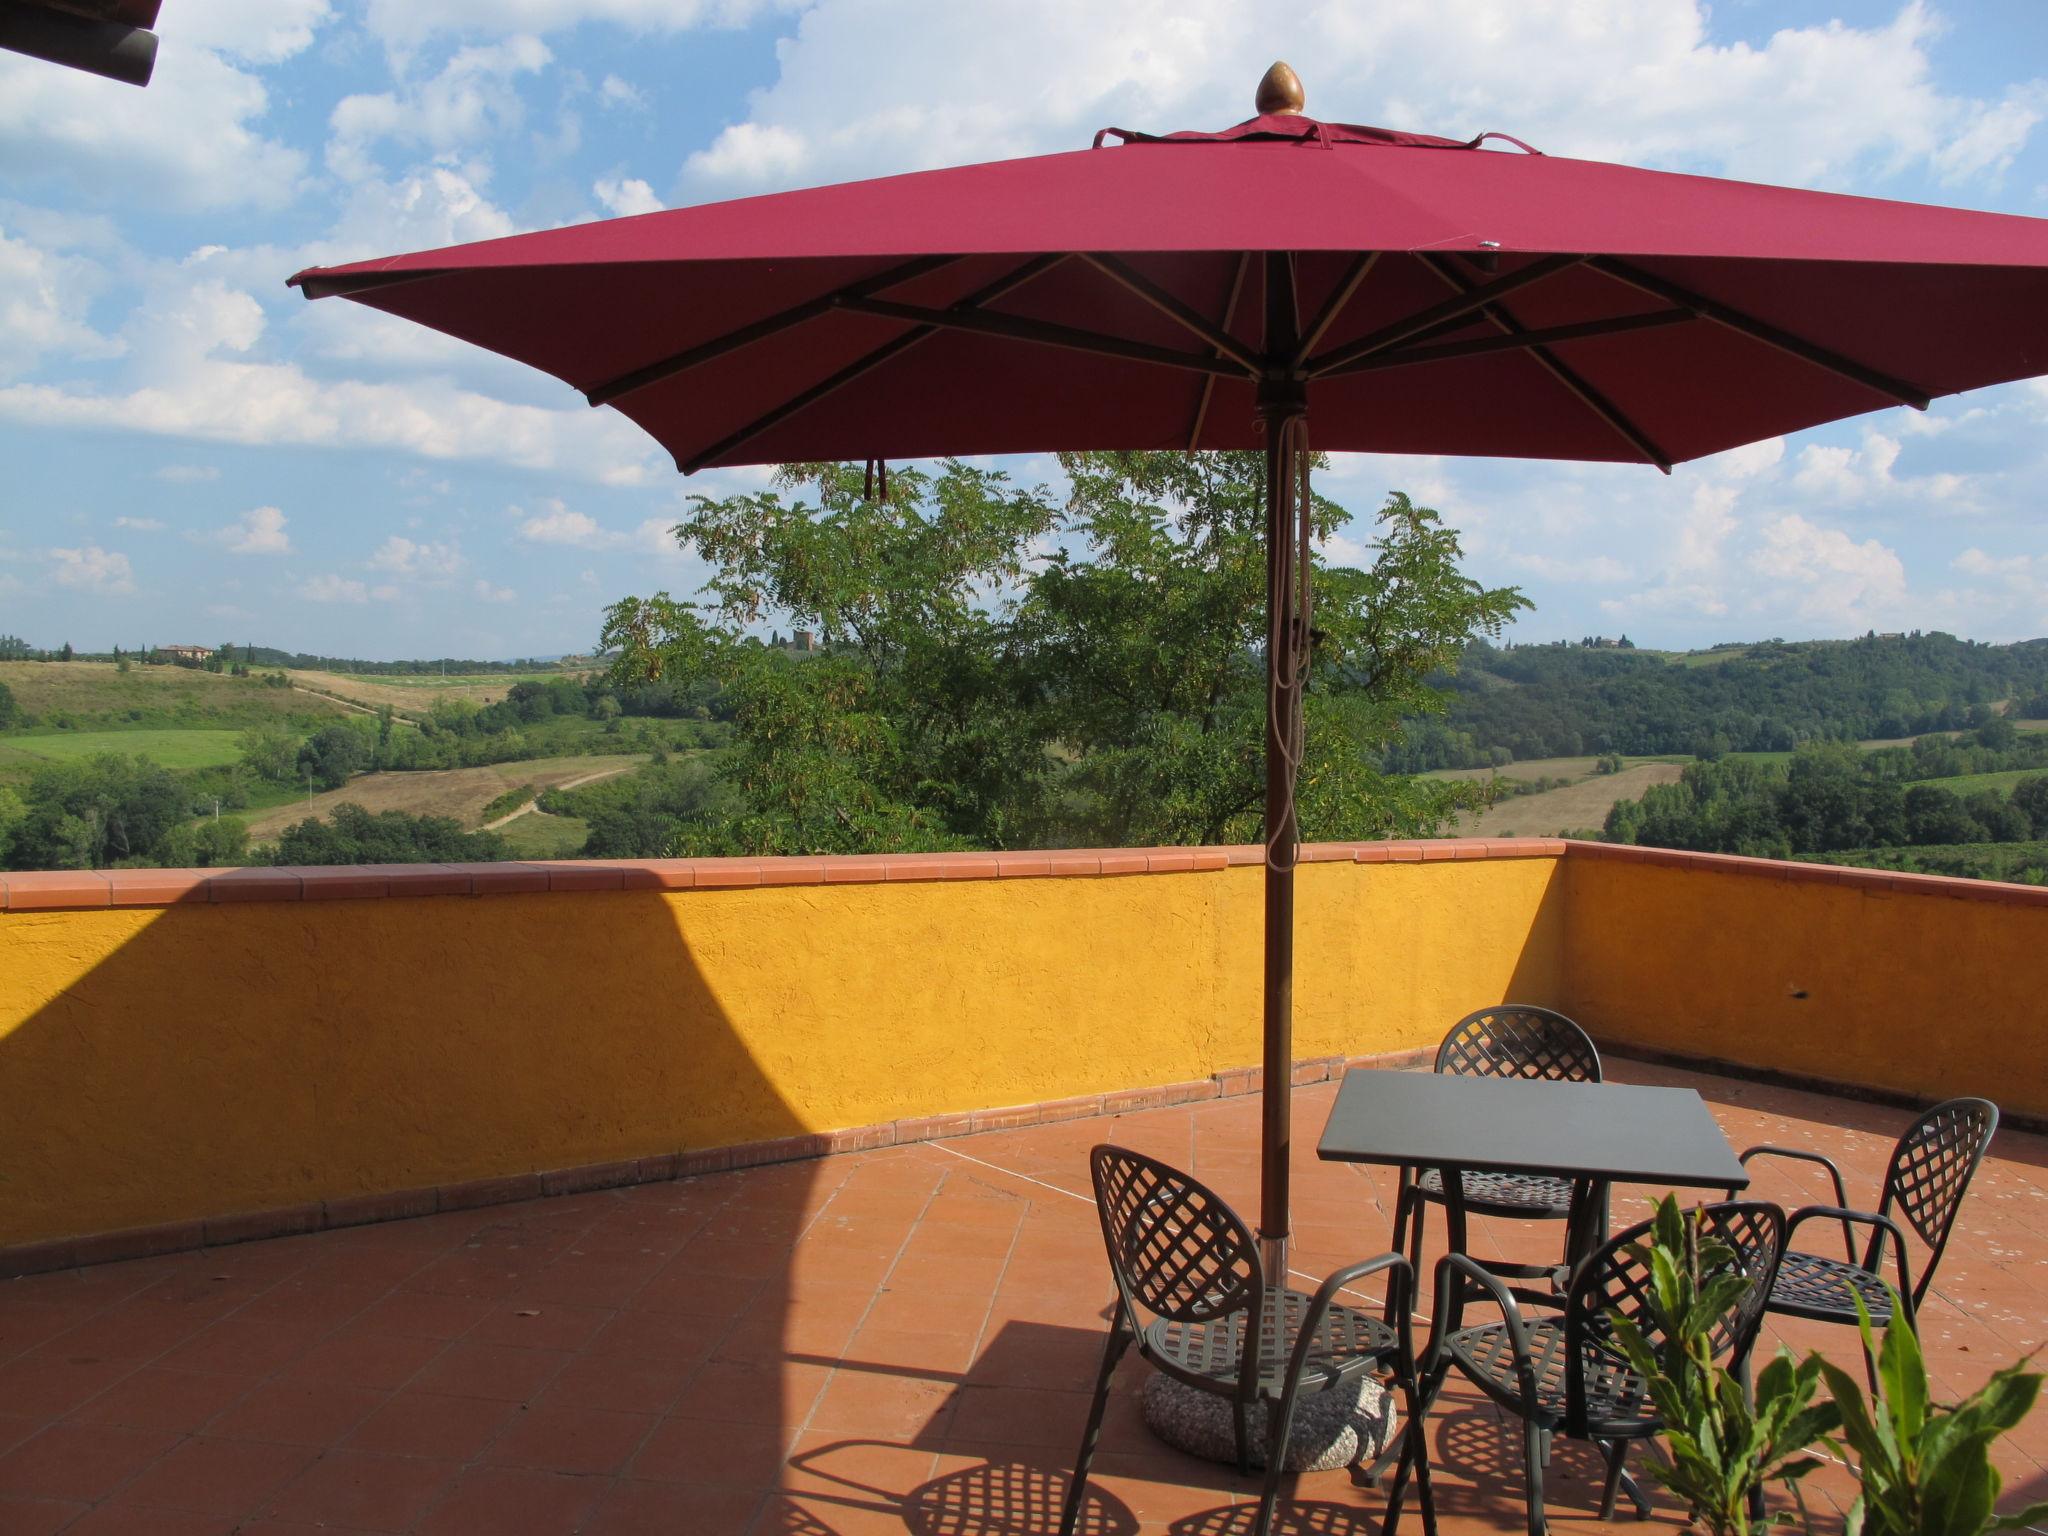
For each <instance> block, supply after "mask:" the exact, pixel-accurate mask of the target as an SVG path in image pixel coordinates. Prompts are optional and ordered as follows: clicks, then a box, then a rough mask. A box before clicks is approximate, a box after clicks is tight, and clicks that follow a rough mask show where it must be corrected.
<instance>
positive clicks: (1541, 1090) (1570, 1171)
mask: <svg viewBox="0 0 2048 1536" xmlns="http://www.w3.org/2000/svg"><path fill="white" fill-rule="evenodd" d="M1316 1155H1317V1156H1319V1157H1321V1158H1323V1159H1325V1160H1326V1161H1331V1162H1346V1163H1383V1164H1387V1165H1389V1166H1399V1165H1401V1164H1404V1163H1405V1164H1409V1165H1411V1166H1413V1167H1416V1168H1435V1169H1438V1170H1439V1171H1440V1172H1441V1173H1442V1175H1443V1184H1444V1209H1445V1218H1446V1226H1447V1227H1448V1234H1447V1235H1448V1239H1449V1242H1450V1250H1451V1252H1453V1253H1463V1252H1465V1242H1466V1211H1465V1199H1466V1188H1465V1185H1466V1179H1467V1178H1468V1177H1471V1178H1473V1180H1474V1182H1475V1183H1478V1182H1480V1181H1481V1180H1483V1178H1484V1176H1485V1175H1487V1174H1490V1173H1548V1174H1556V1175H1559V1176H1562V1177H1565V1178H1569V1179H1570V1180H1571V1181H1572V1201H1571V1216H1570V1219H1569V1220H1568V1222H1567V1223H1566V1237H1565V1262H1566V1266H1567V1268H1569V1267H1570V1266H1573V1265H1576V1264H1577V1263H1578V1262H1579V1261H1580V1260H1581V1259H1583V1258H1584V1257H1585V1256H1586V1255H1587V1254H1590V1253H1592V1252H1593V1251H1594V1250H1595V1249H1597V1248H1598V1247H1599V1246H1600V1244H1601V1242H1602V1241H1603V1240H1604V1238H1605V1237H1606V1231H1607V1193H1608V1188H1609V1186H1610V1185H1613V1184H1650V1185H1655V1186H1658V1187H1665V1186H1678V1187H1682V1188H1702V1189H1711V1190H1714V1191H1715V1192H1716V1194H1717V1195H1718V1194H1720V1192H1722V1191H1726V1190H1734V1189H1743V1188H1746V1187H1747V1186H1748V1183H1749V1175H1748V1172H1747V1171H1746V1170H1745V1169H1744V1168H1743V1166H1742V1163H1741V1161H1740V1159H1738V1158H1737V1157H1736V1155H1735V1149H1734V1148H1733V1147H1731V1146H1729V1145H1728V1138H1727V1137H1726V1136H1724V1135H1723V1134H1722V1132H1721V1127H1720V1125H1719V1124H1718V1123H1716V1121H1715V1119H1714V1116H1713V1114H1712V1112H1711V1111H1709V1110H1708V1108H1707V1105H1706V1101H1705V1100H1704V1099H1702V1098H1701V1097H1700V1096H1699V1094H1697V1093H1695V1092H1694V1091H1693V1090H1692V1089H1690V1088H1650V1087H1641V1086H1637V1085H1635V1084H1629V1083H1568V1082H1549V1081H1542V1080H1529V1081H1525V1080H1522V1079H1517V1078H1483V1077H1457V1076H1449V1075H1439V1074H1437V1073H1434V1072H1396V1071H1387V1070H1385V1069H1376V1068H1369V1067H1362V1068H1356V1069H1354V1070H1352V1071H1350V1072H1347V1073H1346V1074H1345V1075H1344V1081H1343V1083H1342V1084H1341V1085H1340V1086H1339V1088H1338V1090H1337V1100H1336V1103H1334V1104H1333V1105H1331V1107H1330V1118H1329V1121H1328V1123H1327V1124H1326V1125H1325V1126H1324V1127H1323V1139H1322V1141H1321V1142H1320V1143H1318V1145H1317V1147H1316ZM1474 1193H1475V1195H1476V1194H1477V1193H1478V1191H1476V1190H1475V1191H1474ZM1486 1267H1487V1268H1488V1269H1489V1270H1491V1271H1493V1272H1494V1273H1496V1274H1498V1275H1501V1276H1502V1277H1503V1278H1509V1279H1548V1278H1551V1277H1552V1275H1553V1274H1554V1271H1553V1269H1552V1268H1551V1267H1550V1266H1538V1265H1526V1264H1508V1263H1489V1264H1487V1265H1486Z"/></svg>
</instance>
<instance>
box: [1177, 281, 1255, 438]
mask: <svg viewBox="0 0 2048 1536" xmlns="http://www.w3.org/2000/svg"><path fill="white" fill-rule="evenodd" d="M1251 264H1252V253H1251V252H1250V251H1239V252H1238V253H1237V272H1236V275H1234V276H1233V277H1232V278H1231V279H1230V296H1229V297H1228V298H1226V299H1225V300H1224V301H1223V329H1224V330H1226V331H1227V330H1229V329H1230V322H1231V321H1232V320H1234V319H1236V318H1237V301H1238V299H1239V297H1240V296H1241V295H1242V294H1243V293H1244V275H1245V273H1246V272H1248V271H1249V270H1251ZM1215 393H1216V376H1215V375H1214V374H1213V373H1212V374H1204V375H1203V376H1202V392H1201V394H1199V395H1198V396H1196V397H1195V419H1194V421H1193V422H1192V423H1191V424H1190V425H1189V427H1188V452H1189V453H1193V452H1194V451H1195V450H1196V449H1197V448H1199V447H1201V446H1202V425H1203V423H1205V422H1206V421H1207V420H1208V419H1209V400H1210V397H1211V396H1213V395H1214V394H1215Z"/></svg>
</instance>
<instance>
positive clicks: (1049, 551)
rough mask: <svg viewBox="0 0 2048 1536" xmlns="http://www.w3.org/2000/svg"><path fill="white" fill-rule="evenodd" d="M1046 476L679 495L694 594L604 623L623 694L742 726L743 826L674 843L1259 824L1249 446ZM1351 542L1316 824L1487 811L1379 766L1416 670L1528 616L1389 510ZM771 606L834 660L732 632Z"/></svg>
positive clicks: (1321, 504) (959, 841)
mask: <svg viewBox="0 0 2048 1536" xmlns="http://www.w3.org/2000/svg"><path fill="white" fill-rule="evenodd" d="M1062 464H1063V467H1064V468H1065V469H1066V471H1067V474H1068V478H1069V481H1070V483H1071V485H1072V487H1073V490H1072V494H1071V496H1070V498H1069V500H1068V502H1067V504H1066V506H1065V507H1064V508H1061V507H1059V506H1056V505H1055V504H1054V503H1053V502H1052V501H1051V499H1050V498H1049V497H1048V495H1047V494H1046V493H1045V492H1044V491H1043V490H1042V489H1039V488H1019V487H1017V486H1014V485H1012V484H1011V483H1010V482H1009V481H1008V479H1007V478H1006V477H1005V476H1003V475H1001V474H999V473H997V472H994V471H988V470H980V469H975V468H972V467H970V466H967V465H964V464H959V463H949V464H947V465H946V466H945V467H944V468H943V469H942V470H941V471H940V472H939V473H938V474H937V475H927V474H924V473H922V472H918V471H914V470H905V471H904V472H903V473H901V474H899V475H892V476H891V484H890V494H889V497H888V499H887V500H886V501H884V500H877V499H870V498H868V497H867V496H866V495H864V494H863V491H864V487H863V477H862V476H861V474H860V472H859V471H858V470H857V469H855V468H853V467H851V466H844V465H804V466H792V467H791V468H789V469H787V470H785V471H784V472H783V474H782V475H781V476H780V478H779V481H778V487H777V489H776V490H774V491H771V492H768V493H764V494H761V495H754V496H739V497H731V498H726V499H723V500H714V499H711V498H699V499H698V500H697V501H696V502H695V503H694V504H693V507H692V512H691V515H690V516H689V517H688V518H686V519H685V520H684V522H683V523H681V524H680V525H679V526H678V527H677V529H676V530H675V531H676V535H677V537H678V539H679V541H680V542H682V543H683V544H684V545H685V546H686V547H688V548H691V549H693V550H694V551H695V552H696V553H698V554H699V555H700V556H702V557H703V558H704V559H705V560H706V561H707V563H708V564H709V565H710V566H711V568H712V572H713V576H712V580H711V582H710V584H709V588H708V591H709V596H710V599H711V601H710V603H709V604H708V606H707V607H705V608H699V607H697V606H695V605H691V604H686V603H678V602H674V601H672V600H670V599H669V598H667V597H666V596H665V595H662V596H657V597H655V598H652V599H647V600H639V599H628V600H626V601H625V602H622V603H620V604H618V605H616V606H614V607H613V608H612V609H611V610H610V611H609V613H608V615H607V623H606V628H605V634H604V643H605V645H606V646H607V647H608V648H612V649H615V650H616V651H617V653H618V658H619V659H618V663H617V665H616V667H615V668H614V678H613V680H614V681H615V682H616V683H618V684H619V685H620V686H621V687H622V688H624V689H628V690H630V689H633V688H636V687H639V686H643V685H645V684H647V683H650V682H664V681H666V682H670V683H674V682H676V681H684V682H688V683H694V684H698V685H703V684H709V685H711V687H712V689H713V692H714V694H715V696H716V697H717V698H718V699H719V701H720V707H721V709H722V710H728V711H729V712H730V714H731V716H732V719H733V723H734V727H735V740H734V746H733V748H732V750H731V753H730V755H729V757H728V758H727V760H726V763H725V765H724V767H723V769H722V770H721V773H722V777H723V779H724V781H725V783H726V785H727V787H728V788H729V789H730V790H731V791H732V795H731V801H730V810H729V812H728V813H727V814H726V815H725V816H724V817H723V819H722V820H720V821H718V822H716V823H699V824H697V825H695V826H694V827H692V826H689V825H688V824H686V825H685V829H684V832H683V835H682V841H683V845H684V847H685V848H686V849H687V851H693V852H703V851H745V852H755V853H799V852H821V851H824V852H841V851H845V852H853V851H864V850H874V849H890V848H945V847H998V848H1000V847H1029V846H1043V845H1046V844H1048V843H1061V842H1082V843H1097V844H1101V843H1128V842H1169V843H1186V842H1195V841H1213V840H1217V839H1245V838H1250V837H1252V836H1255V835H1256V833H1257V828H1258V822H1259V817H1260V810H1261V799H1262V794H1263V780H1262V773H1263V754H1262V742H1263V729H1264V727H1263V719H1264V707H1265V706H1264V687H1263V681H1262V679H1263V671H1262V662H1261V659H1260V647H1261V645H1262V644H1263V639H1264V621H1263V609H1264V587H1265V558H1264V546H1263V525H1264V505H1263V494H1264V461H1263V457H1262V456H1261V455H1258V454H1212V455H1204V456H1201V457H1191V456H1188V455H1184V454H1171V453H1157V454H1072V455H1065V456H1063V458H1062ZM790 493H794V494H790ZM786 494H790V499H787V500H786V499H785V495H786ZM805 496H811V497H815V502H812V501H809V500H806V499H803V498H804V497H805ZM1314 519H1315V523H1316V528H1317V533H1318V535H1319V538H1320V539H1323V540H1327V539H1329V538H1330V537H1331V536H1333V535H1335V534H1337V533H1338V531H1339V530H1340V529H1342V528H1343V527H1344V526H1345V525H1346V523H1347V522H1348V521H1349V518H1348V514H1346V513H1345V512H1344V510H1343V509H1342V508H1340V507H1338V506H1337V505H1336V504H1335V503H1333V502H1330V501H1328V500H1326V499H1322V498H1318V499H1317V501H1316V504H1315V508H1314ZM1368 552H1369V555H1370V560H1369V562H1368V563H1367V565H1366V568H1364V569H1348V568H1344V567H1327V568H1322V569H1320V571H1319V577H1318V580H1319V587H1318V594H1319V595H1318V598H1317V607H1316V631H1317V640H1316V650H1315V658H1314V668H1313V675H1312V679H1311V686H1310V691H1309V695H1308V709H1307V714H1308V723H1307V738H1308V739H1307V745H1306V751H1305V759H1304V763H1303V771H1302V774H1301V779H1300V784H1301V820H1302V828H1303V832H1304V835H1305V836H1308V837H1328V836H1334V835H1346V836H1367V835H1372V834H1374V833H1385V832H1390V831H1397V832H1413V831H1425V830H1433V829H1435V828H1436V827H1437V826H1438V825H1440V823H1441V822H1442V820H1443V819H1444V817H1445V816H1446V815H1447V814H1448V813H1449V812H1450V810H1451V809H1453V808H1454V807H1456V806H1458V805H1461V804H1466V803H1470V802H1471V801H1472V800H1473V799H1475V798H1476V797H1477V795H1478V793H1479V790H1478V788H1477V787H1476V786H1472V785H1466V784H1454V783H1448V782H1442V781H1426V782H1419V783H1410V782H1407V781H1402V780H1397V779H1392V778H1389V777H1387V776H1386V775H1384V774H1383V773H1382V772H1381V771H1380V770H1379V768H1378V759H1379V756H1380V754H1381V752H1382V750H1383V749H1384V748H1385V746H1386V745H1387V744H1388V743H1389V742H1390V741H1391V740H1393V739H1394V737H1395V736H1396V734H1397V733H1398V731H1399V729H1400V726H1399V721H1400V720H1401V719H1402V718H1403V717H1404V716H1411V715H1415V714H1418V713H1426V712H1428V711H1429V710H1431V709H1433V708H1435V707H1437V706H1438V705H1439V702H1440V695H1439V694H1438V693H1437V692H1436V691H1435V690H1434V689H1433V688H1432V687H1431V686H1430V685H1429V682H1428V679H1429V678H1430V677H1431V676H1432V674H1436V673H1440V672H1447V671H1449V670H1451V669H1453V668H1454V667H1455V666H1456V664H1457V660H1458V657H1459V653H1460V651H1461V649H1462V648H1463V646H1464V645H1465V644H1466V643H1467V642H1468V641H1469V640H1470V639H1471V638H1473V637H1474V636H1475V635H1481V634H1497V633H1498V631H1499V628H1500V626H1501V625H1502V623H1503V622H1504V621H1505V620H1506V619H1507V617H1509V616H1510V615H1511V614H1512V613H1513V612H1515V611H1516V609H1518V608H1520V607H1522V606H1524V603H1523V600H1522V598H1521V596H1520V594H1519V593H1517V592H1515V591H1513V590H1512V589H1494V590H1488V589H1485V588H1482V587H1480V586H1479V585H1478V584H1476V583H1474V582H1472V581H1470V580H1469V579H1468V578H1466V577H1465V576H1464V575H1463V574H1462V572H1461V571H1460V570H1459V567H1458V560H1459V555H1460V552H1459V548H1458V544H1457V539H1456V536H1455V535H1454V534H1453V533H1452V532H1451V531H1450V530H1449V529H1447V528H1445V527H1444V526H1443V525H1442V522H1441V520H1440V519H1439V518H1438V516H1437V515H1436V514H1435V513H1434V512H1431V511H1430V510H1428V509H1427V508H1420V507H1416V506H1414V505H1412V504H1411V503H1410V502H1409V501H1408V500H1407V499H1406V498H1405V497H1400V496H1395V497H1393V498H1391V499H1390V500H1389V502H1388V504H1387V506H1386V507H1385V509H1384V510H1383V511H1382V512H1381V514H1380V519H1379V524H1378V529H1377V537H1376V538H1375V539H1373V540H1372V541H1371V544H1370V547H1369V551H1368ZM770 613H779V614H784V615H787V616H788V617H790V618H791V619H792V620H793V621H794V622H795V624H796V625H797V626H798V627H801V628H805V629H810V630H814V631H818V632H820V633H821V634H822V636H823V640H824V644H823V647H822V649H821V650H820V651H819V652H818V653H816V654H814V655H809V656H800V655H795V654H792V653H791V652H789V651H787V650H783V649H777V648H772V647H766V646H762V645H760V644H759V643H758V641H757V640H754V639H753V638H752V636H751V635H750V634H749V633H748V630H749V627H750V626H752V625H754V624H756V623H758V622H759V621H760V620H761V619H762V618H764V617H765V616H767V615H768V614H770Z"/></svg>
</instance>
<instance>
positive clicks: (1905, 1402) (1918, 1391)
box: [1857, 1286, 1927, 1445]
mask: <svg viewBox="0 0 2048 1536" xmlns="http://www.w3.org/2000/svg"><path fill="white" fill-rule="evenodd" d="M1885 1290H1886V1292H1887V1293H1888V1294H1889V1295H1890V1296H1891V1299H1892V1319H1891V1323H1890V1326H1888V1327H1887V1328H1886V1329H1885V1331H1884V1347H1883V1348H1882V1349H1881V1350H1880V1351H1879V1354H1878V1381H1879V1383H1880V1385H1881V1387H1882V1389H1883V1392H1884V1401H1885V1407H1886V1409H1887V1410H1888V1413H1887V1418H1888V1419H1889V1421H1890V1425H1891V1430H1892V1434H1893V1437H1894V1438H1895V1440H1896V1441H1897V1443H1898V1444H1900V1445H1910V1444H1912V1443H1913V1441H1914V1440H1915V1439H1917V1438H1918V1437H1919V1434H1920V1430H1921V1426H1922V1425H1924V1424H1925V1423H1926V1422H1927V1364H1926V1362H1925V1361H1924V1360H1923V1359H1922V1358H1921V1355H1920V1341H1919V1339H1918V1338H1916V1337H1915V1336H1914V1333H1913V1325H1912V1324H1911V1323H1909V1322H1908V1321H1907V1320H1906V1306H1905V1303H1904V1302H1903V1301H1902V1300H1901V1299H1900V1297H1899V1293H1898V1292H1897V1291H1894V1290H1892V1289H1891V1287H1890V1286H1886V1287H1885ZM1857 1305H1858V1307H1859V1308H1860V1307H1861V1305H1862V1298H1861V1297H1860V1296H1859V1297H1858V1298H1857Z"/></svg>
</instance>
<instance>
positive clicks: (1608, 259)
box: [1590, 256, 1933, 411]
mask: <svg viewBox="0 0 2048 1536" xmlns="http://www.w3.org/2000/svg"><path fill="white" fill-rule="evenodd" d="M1590 264H1591V266H1592V268H1593V270H1594V271H1596V272H1599V273H1602V274H1604V275H1606V276H1608V277H1611V278H1614V279H1615V280H1616V281H1618V282H1623V283H1627V284H1628V285H1629V286H1630V287H1631V288H1637V289H1640V290H1641V291H1642V292H1644V293H1647V294H1651V295H1653V296H1654V297H1656V298H1660V299H1663V300H1665V301H1666V302H1668V303H1672V304H1682V305H1684V306H1686V307H1687V308H1689V309H1695V310H1698V311H1699V313H1700V314H1701V316H1702V317H1704V318H1705V319H1708V320H1712V321H1713V322H1714V323H1715V324H1717V325H1722V326H1726V327H1727V328H1728V329H1729V330H1731V331H1739V332H1740V333H1741V334H1743V335H1745V336H1748V337H1750V338H1751V339H1753V340H1755V341H1761V342H1763V343H1764V344H1765V345H1766V346H1772V347H1776V348H1777V349H1778V350H1779V351H1780V352H1786V353H1790V354H1791V355H1792V356H1793V357H1796V358H1799V359H1801V360H1802V361H1804V362H1809V363H1812V364H1813V365H1814V366H1815V367H1816V368H1824V369H1826V370H1827V371H1828V372H1829V373H1834V374H1839V375H1840V376H1841V377H1843V378H1845V379H1848V380H1850V381H1852V382H1854V383H1857V384H1861V385H1862V386H1863V387H1864V388H1865V389H1868V390H1874V391H1875V392H1876V393H1878V394H1880V395H1888V396H1890V397H1891V398H1892V399H1893V400H1895V401H1897V402H1898V403H1899V404H1900V405H1910V406H1911V407H1913V409H1914V410H1916V411H1924V410H1926V409H1927V402H1928V401H1929V400H1931V399H1932V398H1933V395H1932V393H1931V392H1930V391H1928V390H1924V389H1922V388H1920V387H1919V386H1918V385H1917V384H1908V383H1906V382H1905V381H1904V380H1903V379H1895V378H1893V377H1892V376H1891V375H1889V374H1885V373H1879V372H1878V371H1877V370H1876V369H1875V368H1867V367H1865V366H1864V365H1863V364H1861V363H1859V362H1857V361H1856V360H1855V359H1854V358H1850V357H1844V356H1843V355H1842V354H1841V353H1839V352H1833V351H1830V350H1829V349H1828V348H1826V347H1823V346H1821V345H1819V344H1818V343H1816V342H1811V341H1808V340H1807V339H1806V338H1805V337H1803V336H1799V335H1796V334H1795V333H1793V332H1791V331H1787V330H1784V329H1781V328H1780V327H1778V326H1775V325H1772V324H1771V323H1770V322H1769V321H1768V320H1759V319H1758V318H1757V317H1756V316H1755V315H1752V314H1749V313H1746V312H1745V311H1743V310H1740V309H1737V308H1735V307H1734V306H1733V305H1731V304H1723V303H1721V302H1720V301H1719V300H1716V299H1710V298H1707V297H1706V296H1705V295H1703V294H1698V293H1694V292H1693V291H1692V290H1690V289H1688V288H1682V287H1680V286H1679V285H1678V284H1677V283H1672V282H1666V281H1665V280H1664V279H1663V278H1661V277H1658V276H1657V275H1656V274H1654V273H1651V272H1645V271H1644V270H1643V269H1642V268H1641V267H1638V266H1636V265H1635V264H1634V263H1632V262H1626V261H1621V260H1619V259H1617V258H1615V257H1613V256H1596V257H1594V258H1593V259H1592V262H1591V263H1590Z"/></svg>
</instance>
